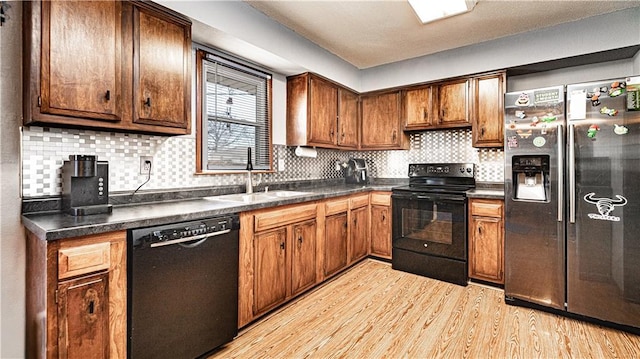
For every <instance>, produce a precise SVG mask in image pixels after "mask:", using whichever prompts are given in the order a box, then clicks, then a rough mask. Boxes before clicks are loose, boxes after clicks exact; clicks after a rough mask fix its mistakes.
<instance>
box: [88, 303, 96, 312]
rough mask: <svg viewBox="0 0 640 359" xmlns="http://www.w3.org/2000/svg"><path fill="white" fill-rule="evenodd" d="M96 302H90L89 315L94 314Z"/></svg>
mask: <svg viewBox="0 0 640 359" xmlns="http://www.w3.org/2000/svg"><path fill="white" fill-rule="evenodd" d="M94 303H95V302H94V301H90V302H89V314H93V312H94V310H95V304H94Z"/></svg>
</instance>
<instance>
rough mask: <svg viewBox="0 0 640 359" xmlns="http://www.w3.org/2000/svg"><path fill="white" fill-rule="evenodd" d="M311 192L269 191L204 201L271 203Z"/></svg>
mask: <svg viewBox="0 0 640 359" xmlns="http://www.w3.org/2000/svg"><path fill="white" fill-rule="evenodd" d="M309 194H311V192H300V191H284V190H283V191H271V192H257V193H238V194H227V195H223V196H211V197H204V199H206V200H210V201H223V202H236V203H256V202H266V201H272V200H276V199H279V198H290V197H297V196H305V195H309Z"/></svg>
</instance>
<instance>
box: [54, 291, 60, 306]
mask: <svg viewBox="0 0 640 359" xmlns="http://www.w3.org/2000/svg"><path fill="white" fill-rule="evenodd" d="M58 293H59V292H58V290H57V289H56V292H55V295H54V297H55V300H56V304H58Z"/></svg>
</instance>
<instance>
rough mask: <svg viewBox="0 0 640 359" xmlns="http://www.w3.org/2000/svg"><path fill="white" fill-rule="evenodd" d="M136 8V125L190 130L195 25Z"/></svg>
mask: <svg viewBox="0 0 640 359" xmlns="http://www.w3.org/2000/svg"><path fill="white" fill-rule="evenodd" d="M135 4H136V6H135V9H134V37H133V43H134V51H133V53H134V59H133V60H134V63H133V79H134V102H133V107H134V118H133V122H135V123H141V124H148V125H158V126H166V127H177V128H183V129H187V128H189V125H190V123H191V119H190V118H189V116H188V114H189V111H190V107H191V92H190V91H189V89H190V88H191V76H190V63H191V52H190V49H191V24H190V23H188V22H186V21H182V22H178V21H176V20H174V19H172V18H170V17H167V16H166V15H164V14H163V13H161V12H158V11H155V10H152V9H147V8H143V7H140V6H139V5H138V4H137V3H135Z"/></svg>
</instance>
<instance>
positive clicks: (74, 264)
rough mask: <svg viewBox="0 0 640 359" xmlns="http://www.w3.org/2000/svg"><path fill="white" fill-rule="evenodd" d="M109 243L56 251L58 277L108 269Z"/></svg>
mask: <svg viewBox="0 0 640 359" xmlns="http://www.w3.org/2000/svg"><path fill="white" fill-rule="evenodd" d="M110 254H111V244H110V243H108V242H107V243H97V244H88V245H84V246H79V247H72V248H63V249H60V250H59V251H58V279H65V278H70V277H75V276H78V275H82V274H87V273H92V272H98V271H101V270H107V269H109V263H110Z"/></svg>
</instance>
